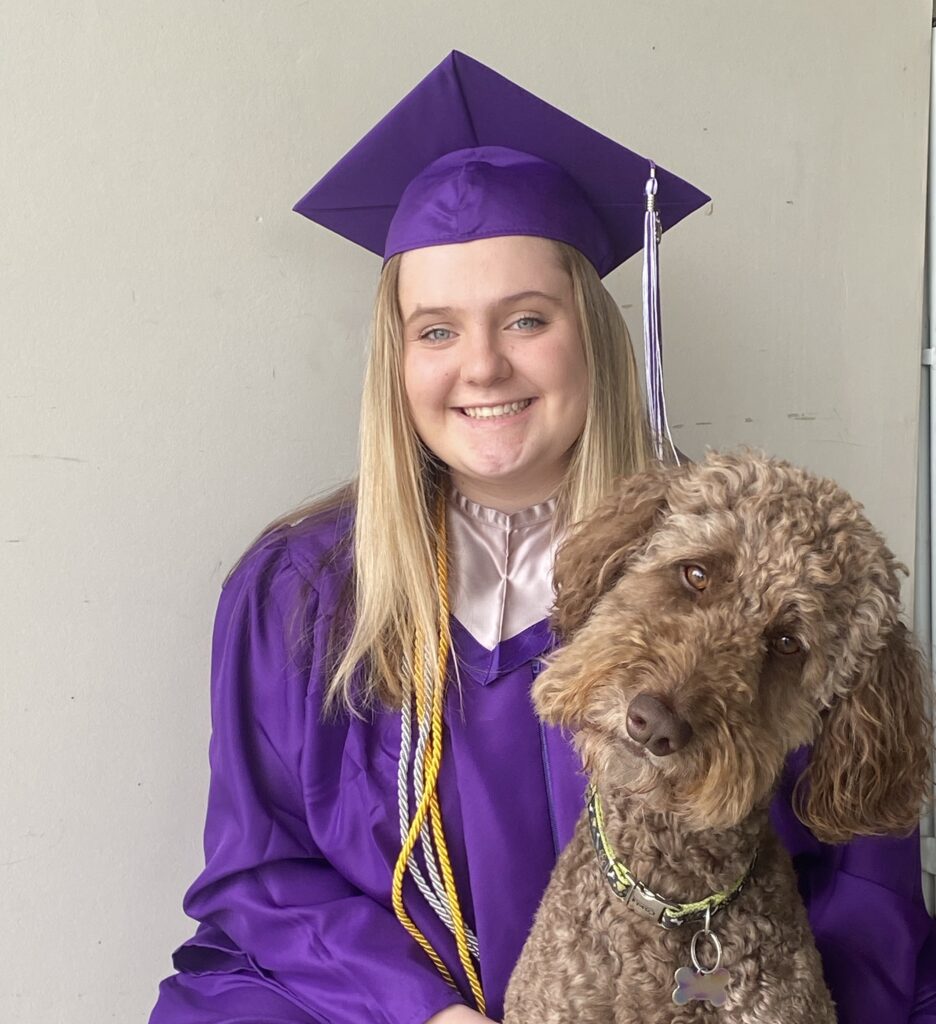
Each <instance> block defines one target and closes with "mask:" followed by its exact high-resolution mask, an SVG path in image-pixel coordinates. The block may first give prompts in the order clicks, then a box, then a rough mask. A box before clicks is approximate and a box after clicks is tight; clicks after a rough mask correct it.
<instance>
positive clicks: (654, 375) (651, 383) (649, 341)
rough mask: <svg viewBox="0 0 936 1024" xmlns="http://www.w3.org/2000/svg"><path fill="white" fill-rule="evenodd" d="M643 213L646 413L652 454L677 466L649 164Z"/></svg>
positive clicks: (656, 220)
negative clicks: (665, 389) (665, 388)
mask: <svg viewBox="0 0 936 1024" xmlns="http://www.w3.org/2000/svg"><path fill="white" fill-rule="evenodd" d="M644 191H645V193H646V196H647V212H646V213H645V214H644V246H643V328H644V367H645V370H646V376H647V414H648V418H649V420H650V433H651V440H652V444H653V451H654V454H655V455H656V457H657V459H659V460H660V461H662V460H663V454H664V451H665V449H666V446H667V445H669V448H670V449H671V450H672V453H673V458H674V459H675V460H676V463H677V465H678V464H679V462H680V459H679V453H678V451H677V450H676V446H675V445H674V444H673V438H672V436H671V435H670V430H669V424H668V423H667V420H666V398H665V396H664V394H663V328H662V324H661V321H660V237H661V235H662V234H663V229H662V226H661V225H660V215H659V213H657V209H656V195H657V176H656V164H655V163H653V161H652V160H651V161H650V177H649V178H648V179H647V184H646V186H645V187H644Z"/></svg>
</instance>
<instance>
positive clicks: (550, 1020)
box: [504, 451, 930, 1024]
mask: <svg viewBox="0 0 936 1024" xmlns="http://www.w3.org/2000/svg"><path fill="white" fill-rule="evenodd" d="M898 570H902V571H904V572H906V570H905V569H904V567H903V566H901V565H899V563H897V562H896V561H895V559H894V556H893V555H892V554H891V552H890V551H889V550H888V548H887V546H886V545H885V543H884V540H883V538H882V537H881V535H880V534H879V533H878V532H877V531H876V530H875V529H874V528H873V527H872V526H871V524H870V523H869V522H868V520H867V519H866V518H865V516H864V515H863V514H862V509H861V506H860V505H859V504H858V503H857V502H856V501H855V500H853V499H852V498H851V497H850V496H849V495H848V494H846V493H845V492H844V491H843V490H842V489H841V488H840V487H839V486H837V485H836V484H835V483H833V482H832V481H830V480H825V479H821V478H819V477H817V476H814V475H812V474H811V473H809V472H806V471H805V470H803V469H800V468H798V467H796V466H793V465H791V464H790V463H788V462H784V461H781V460H778V459H773V458H768V457H766V456H763V455H761V454H759V453H755V452H748V451H745V452H741V453H733V454H718V453H713V454H710V455H709V456H708V457H707V458H706V459H705V460H704V461H703V462H701V463H699V464H697V465H695V464H689V465H683V466H679V467H673V468H667V467H660V468H657V469H653V470H650V471H648V472H645V473H641V474H637V475H635V476H633V477H630V478H628V479H626V480H625V481H624V482H623V483H622V484H621V486H620V488H619V489H618V491H617V493H615V494H614V495H613V496H612V497H611V498H609V499H608V500H606V501H605V502H604V504H603V505H602V506H601V507H600V508H599V509H598V510H597V512H596V513H595V514H594V515H593V516H591V517H590V518H589V519H588V520H587V521H586V522H584V523H582V524H580V525H579V526H578V527H576V528H575V529H573V530H572V531H570V535H569V537H568V539H567V540H566V541H565V543H564V544H563V545H562V547H561V548H560V551H559V555H558V558H557V562H556V573H555V579H556V590H557V602H556V609H555V613H554V623H555V626H556V629H557V631H558V632H559V633H560V635H561V636H562V637H563V638H564V640H565V641H566V643H565V646H563V647H562V648H561V649H560V650H559V651H558V652H557V653H556V654H554V655H553V656H552V657H551V659H550V661H549V664H548V667H547V669H546V671H545V672H544V673H543V674H542V675H541V676H540V677H539V678H538V680H537V682H536V684H535V687H534V690H533V699H534V702H535V705H536V708H537V711H538V713H539V714H540V716H541V717H542V718H543V719H544V720H545V721H547V722H550V723H554V724H557V725H561V726H563V727H565V728H567V729H569V730H571V731H572V732H573V734H574V738H575V743H576V745H577V748H578V751H579V753H580V755H581V758H582V763H583V766H584V770H585V772H586V773H587V775H588V777H589V781H590V784H591V785H590V789H589V794H590V796H591V799H590V801H589V807H588V809H587V811H586V812H585V813H584V814H583V816H582V818H581V820H580V821H579V823H578V826H577V828H576V831H575V835H574V838H573V839H572V840H571V842H570V844H569V845H568V847H567V848H566V849H565V850H564V851H563V853H562V854H561V856H560V858H559V861H558V863H557V865H556V868H555V871H554V873H553V876H552V879H551V881H550V883H549V886H548V888H547V890H546V893H545V895H544V897H543V901H542V904H541V906H540V909H539V912H538V914H537V916H536V920H535V922H534V924H533V927H532V930H531V933H530V936H529V938H528V940H527V943H526V945H525V947H524V949H523V952H522V954H521V957H520V960H519V962H518V964H517V966H516V969H515V971H514V973H513V976H512V978H511V982H510V986H509V988H508V991H507V997H506V1012H505V1017H504V1020H505V1024H559V1022H562V1024H572V1022H576V1024H611V1022H614V1024H664V1022H665V1024H672V1022H674V1021H678V1022H689V1021H692V1022H714V1021H722V1022H725V1021H731V1022H733V1024H754V1022H758V1024H806V1022H808V1024H826V1022H828V1024H832V1022H834V1021H835V1010H834V1008H833V1005H832V1000H831V997H830V996H829V993H828V991H827V989H826V987H825V984H824V982H823V978H822V967H821V964H820V960H819V956H818V953H817V951H816V948H815V946H814V944H813V940H812V936H811V934H810V930H809V924H808V921H807V918H806V913H805V910H804V908H803V905H802V902H801V901H800V898H799V895H798V893H797V888H796V880H795V877H794V873H793V868H792V865H791V862H790V859H789V857H788V855H787V854H786V852H785V851H784V850H783V849H782V847H781V846H780V844H779V842H778V840H777V839H776V837H775V836H774V834H773V833H772V831H771V829H770V826H769V824H768V814H767V812H768V805H769V803H770V799H771V794H772V792H773V790H774V787H775V785H776V783H777V780H778V778H779V776H780V773H781V769H782V768H783V765H784V762H785V759H786V758H787V755H788V754H789V753H790V752H791V751H793V750H794V749H796V748H797V747H800V746H803V745H804V744H811V745H812V748H813V749H812V755H811V761H810V764H809V768H808V770H807V773H806V775H805V776H804V777H803V778H802V779H801V780H800V784H799V786H798V787H797V813H798V814H799V816H800V817H801V819H802V820H803V821H804V822H805V823H806V824H807V825H808V826H809V827H810V828H811V829H812V831H813V832H814V833H815V835H816V836H817V837H819V838H820V839H822V840H824V841H826V842H843V841H845V840H847V839H849V838H850V837H852V836H854V835H857V834H878V833H887V832H906V831H908V830H910V829H912V828H913V827H914V826H915V825H916V823H917V821H918V818H919V812H920V807H921V803H922V801H923V798H924V792H925V785H926V779H927V776H928V770H929V768H928V766H929V756H930V755H929V751H930V731H929V726H928V723H927V721H926V715H925V710H924V697H923V673H922V665H921V659H920V657H919V655H918V653H917V651H916V649H915V647H914V645H913V642H912V638H911V636H910V635H909V633H908V630H907V629H906V628H905V627H904V625H903V624H902V623H901V622H900V620H899V618H898V613H899V589H900V588H899V583H898V578H897V572H898Z"/></svg>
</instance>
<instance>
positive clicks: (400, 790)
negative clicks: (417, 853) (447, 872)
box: [397, 650, 478, 959]
mask: <svg viewBox="0 0 936 1024" xmlns="http://www.w3.org/2000/svg"><path fill="white" fill-rule="evenodd" d="M431 653H432V652H431V651H429V650H427V651H426V653H425V655H424V659H429V658H430V656H431ZM425 664H426V665H427V666H428V665H429V664H431V662H430V661H429V660H425ZM403 677H404V680H405V685H404V694H403V707H402V727H401V735H400V760H399V767H398V771H397V801H398V804H399V812H400V844H401V846H402V844H403V843H405V842H406V837H407V835H408V834H409V827H410V823H411V821H412V817H411V814H410V807H409V792H408V790H409V787H408V785H407V782H408V767H409V761H410V750H411V747H412V686H411V683H410V680H411V679H412V666H411V665H410V662H409V658H408V657H406V656H404V659H403ZM426 679H427V682H429V694H428V696H427V700H426V702H425V708H426V710H425V712H424V714H423V716H422V720H421V721H420V722H419V723H418V736H417V743H416V758H415V764H414V772H413V775H414V778H413V789H414V796H415V799H416V806H417V807H418V806H419V803H420V801H421V800H422V795H423V792H424V776H423V764H424V760H425V751H426V745H427V743H428V740H429V732H430V729H431V709H432V687H434V685H435V681H434V678H433V676H432V673H431V669H428V668H427V670H426ZM419 835H420V841H421V845H422V850H423V857H424V858H425V861H426V870H427V871H428V872H429V877H430V878H431V880H432V888H431V889H430V887H429V885H428V884H427V882H426V880H425V878H424V877H423V874H422V872H421V871H420V870H419V865H418V864H417V863H416V860H415V858H413V857H410V859H409V863H408V864H407V869H408V870H409V872H410V874H411V875H412V877H413V880H414V881H415V882H416V885H417V886H418V887H419V891H420V892H421V893H422V894H423V896H424V897H425V898H426V901H427V902H428V903H429V905H430V906H431V907H432V909H433V910H434V911H435V914H436V916H437V917H438V918H439V920H440V921H442V922H443V923H444V924H445V926H446V927H447V928H448V930H449V931H450V932H451V933H452V934H453V935H454V934H455V924H454V921H453V919H452V911H451V906H450V904H449V900H448V894H447V893H446V891H445V886H444V885H443V883H442V879H441V878H440V877H439V869H438V866H437V864H436V859H435V853H434V852H433V849H432V837H431V835H430V832H429V824H428V815H427V817H426V819H424V820H423V824H422V827H421V828H420V832H419ZM433 890H434V891H433ZM465 931H466V935H467V941H468V948H469V950H470V951H471V953H472V954H473V956H474V957H475V958H476V959H477V957H478V940H477V938H476V936H475V935H474V933H473V932H472V931H471V929H470V928H468V926H467V925H466V926H465Z"/></svg>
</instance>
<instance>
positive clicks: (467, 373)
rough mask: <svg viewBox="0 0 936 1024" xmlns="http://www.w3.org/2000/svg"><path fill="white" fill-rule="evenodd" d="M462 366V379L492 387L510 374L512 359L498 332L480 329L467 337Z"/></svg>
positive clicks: (481, 385)
mask: <svg viewBox="0 0 936 1024" xmlns="http://www.w3.org/2000/svg"><path fill="white" fill-rule="evenodd" d="M465 342H466V344H465V345H464V346H463V349H462V351H463V358H462V366H461V376H462V380H464V381H465V382H466V383H469V384H477V385H478V386H479V387H490V385H491V384H496V383H497V382H498V381H500V380H505V379H506V378H507V377H509V376H510V373H511V367H510V360H509V359H508V358H507V356H506V354H505V353H504V351H503V349H502V347H501V344H500V340H499V339H498V337H497V336H496V334H494V333H491V332H487V331H478V332H476V333H473V334H468V335H467V336H466V337H465Z"/></svg>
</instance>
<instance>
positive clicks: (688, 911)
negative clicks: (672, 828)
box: [586, 785, 757, 928]
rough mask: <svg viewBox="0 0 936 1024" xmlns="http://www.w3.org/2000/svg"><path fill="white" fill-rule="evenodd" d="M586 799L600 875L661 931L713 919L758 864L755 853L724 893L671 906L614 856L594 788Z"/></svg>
mask: <svg viewBox="0 0 936 1024" xmlns="http://www.w3.org/2000/svg"><path fill="white" fill-rule="evenodd" d="M586 796H587V798H588V824H589V826H590V829H591V836H592V842H593V843H594V844H595V853H597V854H598V863H599V865H600V866H601V871H602V874H603V875H604V876H605V878H607V880H608V882H609V883H610V885H611V888H612V890H613V891H614V894H615V895H616V896H617V897H619V898H620V899H622V900H623V901H624V902H625V903H627V904H629V905H630V906H632V907H634V909H635V910H639V911H640V912H641V913H642V914H645V915H646V916H647V917H649V918H650V919H651V920H653V921H656V922H657V924H660V925H662V926H663V927H664V928H678V927H679V926H680V925H681V924H686V923H688V922H690V921H701V920H703V919H705V917H706V914H708V917H709V919H711V918H713V917H714V916H715V915H716V914H717V913H718V912H719V911H721V910H724V909H725V907H727V906H728V904H729V903H732V902H733V901H734V900H735V899H736V898H737V896H738V895H739V894H740V892H741V890H742V889H743V888H744V886H745V884H746V883H747V881H748V879H749V878H750V877H751V873H752V872H753V871H754V865H755V864H756V863H757V854H756V853H755V854H754V857H753V859H752V860H751V863H750V864H749V865H748V868H747V870H746V871H745V872H744V874H743V875H742V876H741V877H740V878H739V879H738V880H737V882H735V884H734V885H733V886H732V887H731V888H730V889H727V890H726V891H725V892H716V893H713V894H712V895H711V896H706V897H705V899H703V900H696V901H695V902H694V903H674V902H672V901H671V900H668V899H665V898H664V897H663V896H660V895H659V894H658V893H655V892H654V891H653V890H652V889H649V888H648V887H647V886H646V885H644V884H643V882H641V881H640V880H639V879H636V878H634V876H633V875H632V874H631V873H630V871H629V870H628V869H627V867H626V866H625V865H624V864H622V863H621V861H619V860H618V859H617V857H615V856H614V851H613V850H612V849H611V844H610V843H609V842H608V837H607V836H606V835H605V831H604V815H603V812H602V809H601V801H600V800H599V798H598V790H597V789H596V788H595V787H594V785H589V787H588V791H587V793H586Z"/></svg>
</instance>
